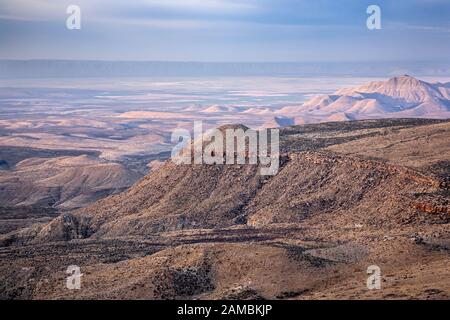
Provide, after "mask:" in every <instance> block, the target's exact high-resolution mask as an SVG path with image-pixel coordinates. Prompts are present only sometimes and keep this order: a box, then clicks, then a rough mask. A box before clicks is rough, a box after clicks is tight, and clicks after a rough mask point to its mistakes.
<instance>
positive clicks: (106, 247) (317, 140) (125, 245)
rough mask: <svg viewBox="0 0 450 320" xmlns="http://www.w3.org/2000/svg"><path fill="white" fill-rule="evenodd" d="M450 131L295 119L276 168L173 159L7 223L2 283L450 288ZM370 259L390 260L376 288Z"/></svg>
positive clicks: (164, 289) (229, 292)
mask: <svg viewBox="0 0 450 320" xmlns="http://www.w3.org/2000/svg"><path fill="white" fill-rule="evenodd" d="M449 137H450V122H449V121H432V120H377V121H376V120H373V121H360V122H348V123H325V124H319V125H306V126H298V127H289V128H286V129H284V130H283V131H282V132H281V138H282V145H281V150H282V155H281V160H280V170H279V172H278V174H277V175H275V176H273V177H263V176H260V175H259V171H258V167H257V166H253V165H221V166H218V165H176V164H175V163H173V162H171V161H169V162H167V163H166V164H165V165H164V166H163V167H161V168H160V169H159V170H157V171H156V172H153V173H151V174H149V175H148V176H146V177H145V178H144V179H142V180H141V181H140V182H139V183H137V184H136V185H134V186H133V187H132V188H130V189H129V190H127V191H125V192H124V193H121V194H118V195H113V196H110V197H108V198H106V199H103V200H100V201H99V202H97V203H95V204H94V205H92V206H89V207H87V208H84V209H80V210H78V211H76V212H74V213H72V214H64V215H61V216H60V217H58V218H56V219H55V220H53V221H51V222H50V223H44V224H37V225H35V226H33V227H31V228H26V229H23V230H20V231H19V232H13V233H10V234H8V235H6V236H4V237H2V243H3V245H4V247H3V248H2V249H1V251H0V255H1V256H2V265H1V269H0V270H1V272H0V275H1V277H2V278H3V279H5V282H4V285H3V286H2V288H0V291H1V292H2V296H3V297H5V298H18V297H28V298H38V299H39V298H47V297H53V298H108V299H109V298H120V299H126V298H152V299H153V298H156V299H161V298H162V299H165V298H272V299H273V298H279V299H288V298H305V299H307V298H330V297H331V298H430V299H431V298H449V290H450V282H449V281H450V278H449V276H448V270H449V269H450V268H449V266H450V258H449V255H448V253H449V252H450V251H449V250H450V229H449V222H450V207H449V202H448V201H449V193H448V177H449V171H448V166H446V165H445V163H446V162H448V155H449V152H450V139H449ZM50 248H51V249H52V250H49V249H50ZM31 252H33V254H31ZM69 263H70V264H76V265H80V266H81V267H82V269H83V273H85V275H86V276H85V278H84V280H83V281H84V282H83V283H84V285H83V289H82V290H80V291H77V292H73V291H69V290H67V289H65V288H64V278H65V276H66V275H65V273H64V271H65V268H67V266H68V264H69ZM370 265H379V266H380V268H381V269H382V270H383V275H384V278H383V290H379V291H370V290H368V289H367V287H366V283H365V281H366V278H367V273H366V269H367V267H368V266H370ZM430 272H433V273H438V272H439V273H440V274H441V276H440V278H441V281H436V277H434V278H430V277H429V274H430ZM6 279H8V280H7V281H6ZM44 279H45V281H44ZM433 279H434V280H433ZM20 288H22V289H20Z"/></svg>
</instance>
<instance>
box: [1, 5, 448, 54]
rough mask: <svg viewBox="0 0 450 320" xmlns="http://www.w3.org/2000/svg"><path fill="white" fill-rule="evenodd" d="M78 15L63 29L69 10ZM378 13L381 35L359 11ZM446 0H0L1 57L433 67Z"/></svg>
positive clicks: (443, 43) (443, 38) (444, 26)
mask: <svg viewBox="0 0 450 320" xmlns="http://www.w3.org/2000/svg"><path fill="white" fill-rule="evenodd" d="M69 5H78V6H79V7H80V9H81V29H80V30H69V29H67V27H66V19H67V18H68V17H69V15H68V14H67V13H66V9H67V7H68V6H69ZM369 5H378V6H379V7H380V9H381V26H382V28H381V29H380V30H369V29H368V28H367V26H366V20H367V18H368V17H369V15H368V14H367V12H366V10H367V7H368V6H369ZM449 56H450V1H449V0H370V1H366V0H339V1H336V0H314V1H312V0H134V1H126V0H122V1H119V0H70V1H66V0H53V1H51V0H0V59H75V60H84V59H88V60H139V61H142V60H156V61H211V62H217V61H223V62H287V61H289V62H340V61H347V62H351V61H436V60H447V61H448V57H449Z"/></svg>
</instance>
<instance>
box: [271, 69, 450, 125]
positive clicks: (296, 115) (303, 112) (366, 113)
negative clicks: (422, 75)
mask: <svg viewBox="0 0 450 320" xmlns="http://www.w3.org/2000/svg"><path fill="white" fill-rule="evenodd" d="M279 113H280V114H282V115H285V116H288V117H291V118H292V119H295V122H296V123H297V124H300V123H305V122H317V121H322V122H323V121H347V120H360V119H378V118H441V119H445V118H450V83H428V82H425V81H422V80H419V79H416V78H414V77H412V76H409V75H404V76H400V77H394V78H391V79H389V80H387V81H376V82H370V83H367V84H365V85H362V86H360V87H357V88H349V89H341V90H338V91H336V92H335V93H333V94H327V95H319V96H315V97H313V98H311V99H310V100H308V101H306V102H304V103H303V104H301V105H299V106H288V107H285V108H283V109H281V110H280V111H279Z"/></svg>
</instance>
